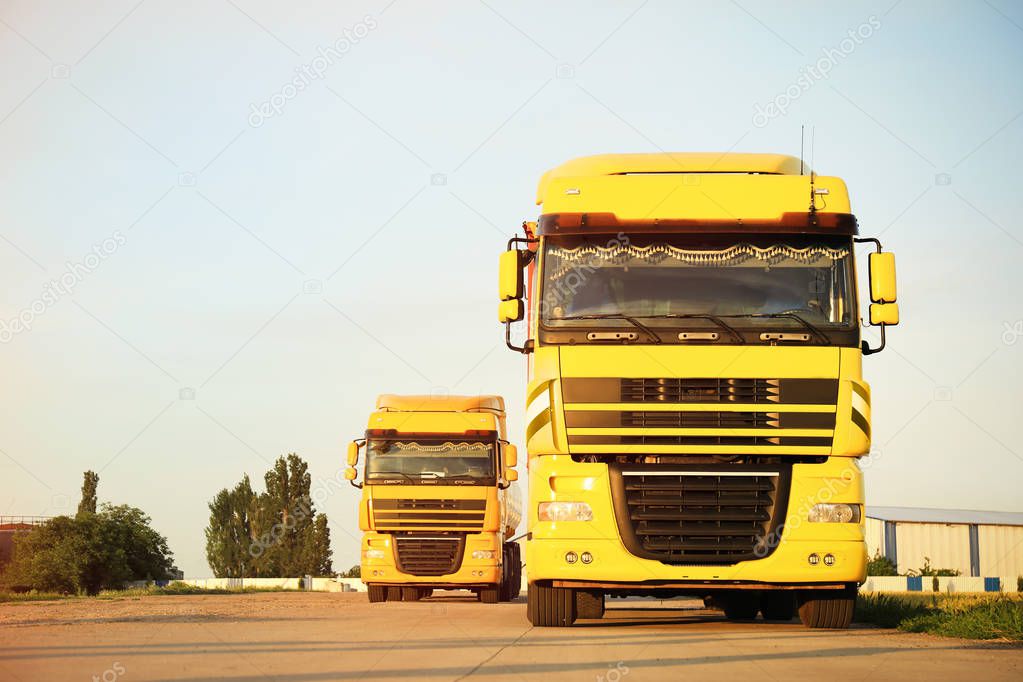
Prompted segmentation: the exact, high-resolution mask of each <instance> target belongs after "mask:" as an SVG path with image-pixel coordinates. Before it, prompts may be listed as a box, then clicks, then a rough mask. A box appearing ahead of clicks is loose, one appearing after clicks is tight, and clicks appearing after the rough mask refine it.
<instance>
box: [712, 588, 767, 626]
mask: <svg viewBox="0 0 1023 682" xmlns="http://www.w3.org/2000/svg"><path fill="white" fill-rule="evenodd" d="M721 606H722V608H723V609H724V612H725V618H727V619H728V620H755V619H756V617H757V611H759V610H760V595H758V594H757V593H756V592H753V593H739V594H729V595H727V596H725V597H723V598H722V599H721Z"/></svg>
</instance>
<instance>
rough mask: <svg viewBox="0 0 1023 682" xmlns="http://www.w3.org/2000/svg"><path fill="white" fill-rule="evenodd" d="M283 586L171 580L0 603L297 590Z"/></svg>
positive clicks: (3, 597)
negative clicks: (211, 586)
mask: <svg viewBox="0 0 1023 682" xmlns="http://www.w3.org/2000/svg"><path fill="white" fill-rule="evenodd" d="M298 591H300V590H289V589H286V588H283V587H244V588H240V589H225V588H214V589H204V588H202V587H195V586H194V585H189V584H187V583H180V582H172V583H170V584H169V585H167V586H166V587H157V586H155V585H151V586H149V587H135V588H131V589H128V590H103V591H102V592H100V593H99V594H98V595H96V596H94V597H89V596H85V595H78V594H57V593H52V592H34V591H33V592H0V604H2V603H5V602H36V601H57V600H69V599H100V600H103V599H124V598H130V597H150V596H162V595H192V594H199V595H208V594H253V593H257V592H298Z"/></svg>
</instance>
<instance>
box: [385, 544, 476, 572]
mask: <svg viewBox="0 0 1023 682" xmlns="http://www.w3.org/2000/svg"><path fill="white" fill-rule="evenodd" d="M394 547H395V554H396V559H397V563H398V570H400V571H401V572H402V573H408V574H410V575H420V576H438V575H447V574H449V573H454V572H455V571H457V570H458V568H459V566H461V563H462V553H463V550H464V547H465V539H464V537H451V538H418V537H415V536H400V535H399V536H395V538H394Z"/></svg>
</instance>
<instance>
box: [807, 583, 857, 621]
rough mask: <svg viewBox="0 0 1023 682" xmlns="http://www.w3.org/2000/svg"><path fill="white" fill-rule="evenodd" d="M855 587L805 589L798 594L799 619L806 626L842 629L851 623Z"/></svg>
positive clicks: (854, 605) (854, 606) (854, 603)
mask: <svg viewBox="0 0 1023 682" xmlns="http://www.w3.org/2000/svg"><path fill="white" fill-rule="evenodd" d="M855 610H856V588H855V587H853V588H848V587H847V588H845V589H844V590H841V591H839V590H835V591H834V592H832V591H831V590H812V591H811V590H807V591H805V592H803V593H802V594H800V595H799V620H801V621H802V622H803V625H805V626H806V627H808V628H812V629H828V630H843V629H845V628H847V627H849V625H850V624H851V623H852V618H853V612H854V611H855Z"/></svg>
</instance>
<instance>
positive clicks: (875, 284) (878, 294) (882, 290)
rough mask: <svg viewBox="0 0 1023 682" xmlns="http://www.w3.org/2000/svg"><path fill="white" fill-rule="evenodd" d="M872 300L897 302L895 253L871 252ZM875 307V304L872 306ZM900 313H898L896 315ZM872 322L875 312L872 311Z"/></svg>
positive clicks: (876, 301) (875, 301)
mask: <svg viewBox="0 0 1023 682" xmlns="http://www.w3.org/2000/svg"><path fill="white" fill-rule="evenodd" d="M870 300H871V301H873V302H874V303H895V301H896V300H897V298H896V290H895V254H894V253H881V252H877V253H872V254H870ZM871 308H873V306H871ZM897 316H898V313H896V317H897ZM870 317H871V324H874V322H873V318H874V313H873V312H871V314H870Z"/></svg>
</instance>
